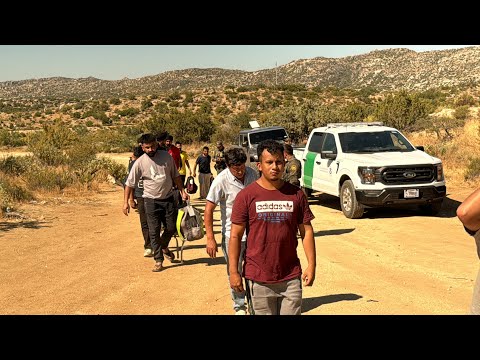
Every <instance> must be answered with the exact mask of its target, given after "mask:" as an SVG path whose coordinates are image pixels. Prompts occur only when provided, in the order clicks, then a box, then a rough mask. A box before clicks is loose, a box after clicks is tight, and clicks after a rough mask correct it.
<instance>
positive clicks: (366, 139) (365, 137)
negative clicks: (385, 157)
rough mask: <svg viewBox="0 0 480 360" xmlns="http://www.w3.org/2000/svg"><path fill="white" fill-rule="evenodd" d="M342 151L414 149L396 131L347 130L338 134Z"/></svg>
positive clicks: (363, 151)
mask: <svg viewBox="0 0 480 360" xmlns="http://www.w3.org/2000/svg"><path fill="white" fill-rule="evenodd" d="M338 137H339V138H340V144H341V146H342V151H343V152H344V153H365V152H388V151H414V150H415V148H414V147H413V146H412V145H411V144H410V143H409V142H408V140H407V139H406V138H405V137H404V136H403V135H402V134H400V133H399V132H398V131H376V132H357V133H355V132H347V133H341V134H338Z"/></svg>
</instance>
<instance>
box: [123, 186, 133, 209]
mask: <svg viewBox="0 0 480 360" xmlns="http://www.w3.org/2000/svg"><path fill="white" fill-rule="evenodd" d="M134 191H135V188H133V187H130V186H125V189H124V190H123V213H124V214H125V215H127V216H128V213H129V212H130V205H129V204H128V201H129V200H130V199H131V198H133V192H134Z"/></svg>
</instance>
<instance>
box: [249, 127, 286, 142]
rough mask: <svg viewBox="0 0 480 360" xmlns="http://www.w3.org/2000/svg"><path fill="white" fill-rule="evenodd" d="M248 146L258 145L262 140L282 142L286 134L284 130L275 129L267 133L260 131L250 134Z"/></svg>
mask: <svg viewBox="0 0 480 360" xmlns="http://www.w3.org/2000/svg"><path fill="white" fill-rule="evenodd" d="M249 136H250V144H252V145H253V144H259V143H261V142H262V141H263V140H268V139H272V140H276V141H283V140H285V138H286V137H287V132H286V131H285V129H276V130H269V131H260V132H255V133H251V134H250V135H249Z"/></svg>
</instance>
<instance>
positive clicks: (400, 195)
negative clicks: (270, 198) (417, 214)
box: [294, 122, 447, 219]
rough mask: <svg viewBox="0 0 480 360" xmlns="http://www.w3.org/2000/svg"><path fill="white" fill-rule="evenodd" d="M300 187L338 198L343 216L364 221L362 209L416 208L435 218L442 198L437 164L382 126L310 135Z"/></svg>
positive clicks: (300, 151)
mask: <svg viewBox="0 0 480 360" xmlns="http://www.w3.org/2000/svg"><path fill="white" fill-rule="evenodd" d="M294 154H295V156H296V158H297V159H299V160H300V161H301V162H302V177H301V179H300V184H301V186H302V188H303V189H304V191H305V193H306V194H307V195H308V196H310V195H311V193H312V192H313V191H320V192H323V193H327V194H330V195H334V196H337V197H339V198H340V205H341V208H342V211H343V213H344V215H345V216H346V217H347V218H350V219H357V218H361V217H362V216H363V213H364V210H365V208H366V207H386V206H400V205H419V206H420V208H421V209H422V210H423V211H424V212H426V213H428V214H432V215H435V214H437V213H438V212H439V211H440V209H441V206H442V202H443V199H444V198H445V195H446V191H447V190H446V186H445V179H444V175H443V166H442V162H441V160H440V159H438V158H435V157H433V156H430V155H428V154H427V153H425V152H424V151H423V148H421V147H418V148H416V147H415V146H413V145H412V144H411V143H410V142H409V141H408V140H407V139H406V138H405V136H403V135H402V133H400V131H398V130H397V129H394V128H391V127H386V126H383V124H382V123H379V122H375V123H335V124H328V125H327V126H325V127H320V128H316V129H313V130H312V132H311V133H310V136H309V138H308V142H307V145H306V147H305V148H296V149H295V150H294Z"/></svg>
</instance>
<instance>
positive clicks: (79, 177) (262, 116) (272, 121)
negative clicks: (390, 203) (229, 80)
mask: <svg viewBox="0 0 480 360" xmlns="http://www.w3.org/2000/svg"><path fill="white" fill-rule="evenodd" d="M479 99H480V88H478V87H476V86H471V87H442V88H436V89H430V90H425V91H406V90H401V91H379V90H377V89H375V88H372V87H365V88H362V89H361V90H355V89H348V88H335V87H331V86H329V87H307V86H305V85H302V84H290V85H289V84H283V85H278V86H266V85H262V84H260V85H252V86H234V85H227V86H224V87H222V88H203V89H196V90H192V89H189V90H183V91H182V90H175V91H166V92H163V93H154V94H150V95H132V94H130V95H128V96H126V97H111V96H110V97H105V98H104V99H101V98H96V99H90V100H80V99H75V98H72V99H68V100H65V99H55V98H41V99H24V100H21V99H15V100H12V99H0V146H1V147H3V148H4V149H15V148H19V147H22V148H23V149H25V150H26V151H27V152H28V153H29V154H30V155H28V156H24V157H15V156H7V157H3V158H0V207H1V208H2V210H3V211H6V209H7V208H10V209H11V208H13V207H14V206H15V203H17V202H19V201H29V200H32V199H34V198H37V197H38V196H46V194H54V193H68V192H69V191H72V190H74V191H79V190H81V189H83V190H85V191H94V190H95V189H96V188H97V187H98V184H100V183H101V182H103V181H107V179H110V180H112V179H113V180H112V181H116V182H117V183H120V182H121V180H122V179H123V178H124V176H125V175H126V168H125V166H124V165H123V164H118V162H115V161H112V160H110V159H108V158H106V157H99V156H98V153H125V152H129V151H131V149H132V148H133V146H134V145H135V144H136V139H137V137H138V136H139V135H140V134H142V133H145V132H152V133H159V132H161V131H165V130H166V131H168V132H169V133H170V134H172V135H173V136H174V139H175V140H180V141H182V142H183V143H184V148H186V149H187V151H188V152H189V153H190V155H191V156H192V157H193V156H196V155H198V151H199V149H200V148H201V147H202V146H203V145H204V144H210V145H211V144H213V143H214V142H215V141H217V140H223V141H224V142H225V143H226V144H229V143H234V142H235V140H236V135H237V134H238V131H239V130H240V129H242V128H248V127H249V121H251V120H254V119H255V120H257V121H258V122H259V123H260V124H261V125H263V126H268V125H282V126H284V127H285V128H286V129H287V131H288V132H289V134H290V135H291V137H292V138H293V140H294V142H296V143H301V142H302V141H303V140H305V138H306V137H307V136H308V134H309V133H310V131H311V130H312V129H313V128H315V127H319V126H323V125H326V124H327V123H330V122H358V121H383V122H384V123H385V124H386V125H389V126H393V127H396V128H398V129H399V130H401V131H403V132H404V133H406V135H407V136H408V137H409V138H411V139H412V141H413V142H414V144H415V145H424V146H425V149H426V151H427V152H428V153H430V154H432V155H434V156H438V157H439V158H441V159H442V160H443V161H444V164H445V173H446V177H447V181H456V182H462V181H475V179H476V178H478V176H480V153H479V152H478V150H477V147H478V146H477V144H478V140H479V136H480V135H479V126H478V124H479V123H480V121H479V118H478V117H479V116H478V107H479ZM39 194H40V195H39Z"/></svg>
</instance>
